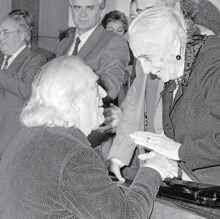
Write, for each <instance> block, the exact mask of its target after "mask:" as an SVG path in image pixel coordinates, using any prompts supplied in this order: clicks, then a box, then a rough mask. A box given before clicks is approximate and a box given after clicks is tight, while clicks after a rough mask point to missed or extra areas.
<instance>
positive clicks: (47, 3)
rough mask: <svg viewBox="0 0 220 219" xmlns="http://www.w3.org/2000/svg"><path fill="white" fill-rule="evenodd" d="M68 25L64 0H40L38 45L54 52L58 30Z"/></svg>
mask: <svg viewBox="0 0 220 219" xmlns="http://www.w3.org/2000/svg"><path fill="white" fill-rule="evenodd" d="M67 27H68V7H67V2H66V0H40V12H39V37H38V45H39V47H42V48H44V49H48V50H51V51H53V52H55V50H56V45H57V43H58V36H59V32H60V31H63V30H65V29H66V28H67Z"/></svg>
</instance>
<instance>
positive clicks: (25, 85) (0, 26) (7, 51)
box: [0, 15, 46, 157]
mask: <svg viewBox="0 0 220 219" xmlns="http://www.w3.org/2000/svg"><path fill="white" fill-rule="evenodd" d="M30 35H31V28H30V27H29V25H28V22H27V21H26V20H25V19H24V17H22V16H20V15H8V16H6V17H4V18H3V19H2V21H1V23H0V50H1V52H2V55H1V56H0V68H1V69H0V157H1V155H2V154H3V152H4V150H5V148H6V147H7V144H8V142H9V141H10V140H11V138H13V137H14V136H15V135H16V134H17V132H18V130H19V125H18V121H19V119H18V113H19V111H20V109H21V107H22V105H23V104H24V103H25V101H26V100H27V98H28V97H29V95H30V89H31V83H32V79H33V78H34V75H35V73H36V72H37V71H38V69H39V68H40V67H41V66H42V65H43V64H44V63H45V62H46V59H45V57H44V56H43V55H40V54H37V53H34V52H32V51H31V50H30V49H28V48H27V45H28V43H29V42H30Z"/></svg>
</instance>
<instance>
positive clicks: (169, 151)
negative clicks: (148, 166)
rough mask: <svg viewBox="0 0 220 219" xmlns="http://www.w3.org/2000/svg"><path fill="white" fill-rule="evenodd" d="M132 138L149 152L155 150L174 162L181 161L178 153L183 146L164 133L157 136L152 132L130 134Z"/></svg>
mask: <svg viewBox="0 0 220 219" xmlns="http://www.w3.org/2000/svg"><path fill="white" fill-rule="evenodd" d="M130 137H131V138H132V139H133V140H134V141H135V143H136V144H138V145H141V146H143V147H146V148H147V149H149V150H153V151H155V152H156V153H158V154H161V155H163V156H164V157H167V158H169V159H172V160H180V159H179V155H178V151H179V148H180V146H181V144H180V143H178V142H175V141H174V140H173V139H170V138H168V137H167V136H166V135H164V134H163V133H162V134H156V133H152V132H143V131H137V132H134V133H132V134H130Z"/></svg>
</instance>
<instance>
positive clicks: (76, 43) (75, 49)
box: [73, 37, 81, 55]
mask: <svg viewBox="0 0 220 219" xmlns="http://www.w3.org/2000/svg"><path fill="white" fill-rule="evenodd" d="M80 42H81V40H80V38H79V37H77V38H76V42H75V47H74V50H73V55H77V53H78V47H79V44H80Z"/></svg>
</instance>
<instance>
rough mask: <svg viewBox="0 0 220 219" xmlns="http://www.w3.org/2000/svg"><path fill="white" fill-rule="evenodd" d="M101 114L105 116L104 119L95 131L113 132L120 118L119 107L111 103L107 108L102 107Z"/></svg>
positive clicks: (120, 111)
mask: <svg viewBox="0 0 220 219" xmlns="http://www.w3.org/2000/svg"><path fill="white" fill-rule="evenodd" d="M103 114H104V116H105V121H104V123H103V124H102V125H100V126H99V128H98V129H97V130H96V131H98V132H100V133H115V132H116V129H117V127H118V126H119V124H120V120H121V115H122V110H121V108H120V107H118V106H116V105H114V104H113V103H111V104H110V106H109V107H108V108H105V109H104V113H103Z"/></svg>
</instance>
